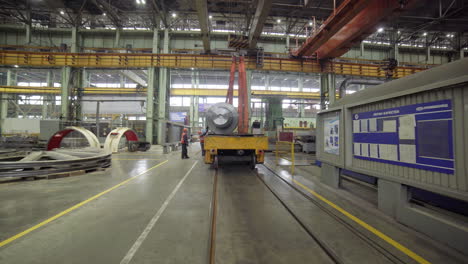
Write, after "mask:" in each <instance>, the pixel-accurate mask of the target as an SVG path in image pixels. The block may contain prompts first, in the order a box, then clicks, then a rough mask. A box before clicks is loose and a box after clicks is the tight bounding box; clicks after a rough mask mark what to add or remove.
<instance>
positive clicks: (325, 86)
mask: <svg viewBox="0 0 468 264" xmlns="http://www.w3.org/2000/svg"><path fill="white" fill-rule="evenodd" d="M335 99H336V87H335V74H334V73H322V74H321V75H320V105H321V108H322V109H326V108H328V107H327V105H329V104H330V105H331V104H333V103H335Z"/></svg>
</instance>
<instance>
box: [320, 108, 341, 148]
mask: <svg viewBox="0 0 468 264" xmlns="http://www.w3.org/2000/svg"><path fill="white" fill-rule="evenodd" d="M323 124H324V125H323V127H324V128H323V129H324V135H325V137H324V140H325V142H324V150H325V152H327V153H330V154H335V155H338V154H340V142H339V141H340V140H339V139H340V136H339V129H340V118H339V117H337V116H336V117H330V118H324V119H323Z"/></svg>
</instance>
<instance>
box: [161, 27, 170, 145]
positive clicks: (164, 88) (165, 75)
mask: <svg viewBox="0 0 468 264" xmlns="http://www.w3.org/2000/svg"><path fill="white" fill-rule="evenodd" d="M163 53H169V30H168V29H165V30H164V44H163ZM169 84H170V82H169V70H168V69H167V68H165V67H162V68H159V89H158V144H160V145H161V144H164V143H166V120H167V105H168V100H167V96H168V94H169V92H168V90H169Z"/></svg>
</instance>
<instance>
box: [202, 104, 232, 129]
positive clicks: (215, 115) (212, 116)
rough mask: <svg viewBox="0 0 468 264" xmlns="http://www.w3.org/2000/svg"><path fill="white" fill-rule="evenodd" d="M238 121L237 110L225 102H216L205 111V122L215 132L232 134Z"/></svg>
mask: <svg viewBox="0 0 468 264" xmlns="http://www.w3.org/2000/svg"><path fill="white" fill-rule="evenodd" d="M238 121H239V116H238V114H237V110H236V109H235V108H234V106H232V105H230V104H227V103H217V104H215V105H213V106H211V107H210V108H209V109H208V111H207V112H206V123H207V124H208V127H209V129H210V131H213V132H215V133H216V134H232V132H233V131H234V129H236V127H237V123H238Z"/></svg>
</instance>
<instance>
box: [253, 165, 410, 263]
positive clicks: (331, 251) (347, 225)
mask: <svg viewBox="0 0 468 264" xmlns="http://www.w3.org/2000/svg"><path fill="white" fill-rule="evenodd" d="M263 167H265V168H266V169H267V170H268V171H269V172H270V173H271V175H273V177H277V178H279V179H280V180H281V182H282V183H283V184H284V185H286V186H288V187H289V188H291V189H293V190H294V191H295V192H297V193H299V194H300V195H301V196H303V197H304V198H306V199H307V200H309V201H310V202H312V204H313V205H314V206H316V207H318V208H319V209H320V210H321V211H322V212H324V213H326V214H327V215H329V216H330V217H331V218H332V219H334V220H335V221H336V222H337V223H339V224H340V225H343V226H344V227H345V228H346V229H348V230H349V231H350V232H352V233H353V234H354V235H356V237H357V238H359V239H361V240H362V241H364V242H365V243H366V244H368V245H369V246H370V247H372V248H374V249H375V250H377V251H378V252H380V253H381V254H382V256H384V257H385V258H386V259H388V260H389V261H390V262H391V263H400V264H403V263H407V262H406V261H404V260H401V259H400V258H399V257H398V256H396V255H395V254H393V253H392V252H390V251H388V250H387V249H385V248H384V247H382V246H381V245H379V244H378V243H375V241H373V240H372V239H370V238H369V237H368V236H367V235H366V234H364V233H363V232H362V231H361V230H358V229H357V228H355V227H354V226H352V225H351V224H350V223H348V222H346V221H344V220H343V219H342V218H341V217H339V216H338V215H337V214H336V212H333V211H332V210H330V209H328V208H326V207H325V206H324V205H322V204H320V203H319V202H318V201H316V200H315V199H313V198H312V197H310V196H309V195H307V194H306V193H305V192H304V191H303V190H301V189H299V188H298V187H297V186H295V185H294V184H293V183H291V182H289V181H288V180H286V179H285V178H284V177H282V176H280V175H279V174H277V173H276V172H275V171H274V170H272V169H271V168H269V167H268V166H266V165H263ZM254 173H255V175H256V176H257V178H258V179H259V180H260V181H261V182H262V183H263V184H264V186H265V187H266V188H267V189H268V190H269V191H270V192H271V193H272V194H273V195H274V196H275V198H276V199H277V200H278V201H279V202H280V203H281V205H282V206H283V207H284V208H285V209H286V211H287V212H288V213H289V214H290V215H291V216H292V217H293V218H294V219H295V221H296V222H297V223H298V224H299V225H300V226H301V227H302V228H303V229H304V231H305V232H307V234H309V235H310V236H311V238H312V239H313V240H314V241H315V242H317V244H318V245H319V246H320V247H321V248H322V249H323V250H324V251H325V253H326V254H327V255H328V256H329V257H330V259H331V260H332V261H333V262H335V263H338V264H341V263H347V262H346V261H345V260H344V259H342V258H341V257H340V256H338V254H337V253H336V251H335V250H334V249H333V248H332V247H331V246H330V245H329V244H328V243H327V242H326V241H324V240H323V239H321V238H320V237H319V236H318V235H317V234H316V233H315V231H314V230H311V229H310V228H309V227H307V225H306V224H305V223H304V222H303V221H302V220H301V219H300V218H299V217H298V216H297V214H296V213H294V211H293V210H292V208H291V207H290V206H288V205H287V203H286V202H285V201H284V200H283V199H282V198H281V197H280V195H279V194H278V193H277V192H276V191H275V190H274V189H273V188H272V187H271V186H270V185H269V184H268V183H267V182H266V181H265V179H264V178H262V176H261V175H260V174H259V173H258V171H255V172H254ZM263 177H265V176H263ZM266 177H270V176H266Z"/></svg>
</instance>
